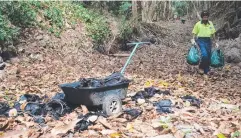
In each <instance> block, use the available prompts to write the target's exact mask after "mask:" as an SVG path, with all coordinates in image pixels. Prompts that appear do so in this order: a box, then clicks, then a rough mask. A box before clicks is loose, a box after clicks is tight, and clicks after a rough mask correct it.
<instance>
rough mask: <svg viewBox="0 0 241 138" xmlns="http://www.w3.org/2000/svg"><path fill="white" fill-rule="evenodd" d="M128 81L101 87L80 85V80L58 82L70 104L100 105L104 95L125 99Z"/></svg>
mask: <svg viewBox="0 0 241 138" xmlns="http://www.w3.org/2000/svg"><path fill="white" fill-rule="evenodd" d="M129 83H130V81H125V82H123V83H118V84H114V85H111V86H103V87H80V82H79V81H78V82H73V83H65V84H60V85H59V86H60V88H61V89H62V90H63V92H64V94H65V99H66V100H67V101H68V102H69V103H72V104H82V105H86V106H97V105H102V103H103V100H104V97H105V96H107V95H109V94H114V95H116V96H118V97H119V98H120V99H121V100H123V99H125V97H126V94H127V89H128V86H129Z"/></svg>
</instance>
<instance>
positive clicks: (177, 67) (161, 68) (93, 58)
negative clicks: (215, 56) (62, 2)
mask: <svg viewBox="0 0 241 138" xmlns="http://www.w3.org/2000/svg"><path fill="white" fill-rule="evenodd" d="M176 24H178V25H176ZM180 26H181V24H180V23H170V24H169V25H168V26H167V28H172V29H173V30H175V31H172V33H170V36H171V37H172V38H173V39H172V40H169V41H173V42H174V40H176V41H175V42H174V43H175V44H173V45H172V46H165V45H151V46H143V47H142V48H140V49H138V50H137V52H136V55H135V56H134V58H133V60H132V62H131V64H130V65H129V66H128V68H127V70H126V74H125V76H126V77H127V78H129V79H131V80H132V82H131V85H130V86H129V88H128V96H127V98H126V99H125V100H124V102H123V109H137V110H138V111H141V112H142V113H141V114H140V115H139V116H138V117H137V118H135V119H133V120H130V118H131V117H130V115H129V114H126V113H123V114H121V115H119V116H114V117H109V118H105V117H98V119H97V120H96V123H95V124H94V125H91V126H89V127H88V129H87V130H84V131H81V132H75V133H71V132H73V129H74V126H75V124H76V123H77V122H78V121H79V119H78V115H79V113H83V114H87V113H88V112H89V111H88V109H86V108H85V107H84V106H79V107H77V108H76V109H75V110H74V111H73V112H71V113H70V114H66V115H65V116H64V117H61V118H60V119H59V120H54V119H53V118H51V117H48V116H46V118H45V120H46V126H44V127H43V126H39V124H37V123H34V121H33V118H32V117H30V116H29V115H27V114H24V116H17V117H9V118H5V117H1V121H0V122H1V125H0V128H1V129H0V131H1V133H0V135H1V137H20V136H22V137H57V135H58V136H59V137H67V136H68V137H97V136H100V137H107V136H108V137H114V138H115V137H143V136H144V137H157V136H158V137H159V138H162V137H176V138H183V137H196V138H201V137H203V138H207V137H220V138H221V137H225V136H226V137H231V136H234V135H239V132H241V125H240V124H241V122H240V121H241V120H240V117H241V112H240V103H241V102H240V97H241V95H240V94H241V93H240V89H241V84H240V78H241V74H240V68H239V67H238V66H236V65H233V64H226V65H225V67H224V68H222V69H212V71H213V74H212V75H211V76H210V77H208V78H204V77H203V76H201V75H199V74H198V73H197V71H196V70H197V67H191V66H189V65H187V64H186V61H185V54H186V53H187V50H188V47H187V43H188V41H189V40H188V39H186V38H183V34H180V32H182V33H183V32H184V36H185V32H187V31H188V29H187V30H185V27H186V28H188V27H189V24H185V25H182V26H185V27H180ZM189 31H190V29H189ZM187 33H188V32H187ZM186 37H187V38H189V37H188V36H186ZM53 41H54V39H53ZM56 41H58V40H56ZM184 41H185V42H184ZM51 45H52V47H53V48H40V49H39V47H37V46H32V45H31V43H30V44H29V45H27V46H25V47H23V48H25V50H26V53H31V54H32V55H33V56H32V57H31V56H27V54H22V55H21V56H19V59H20V62H14V63H9V64H7V67H6V70H5V72H6V76H7V77H6V78H5V79H4V80H3V82H1V84H0V89H1V93H0V94H1V101H4V102H7V103H8V104H9V105H10V106H13V104H14V102H15V101H17V100H18V98H19V97H20V96H21V95H23V94H26V93H27V94H37V95H39V96H40V97H42V96H44V95H48V96H49V97H53V96H54V95H55V94H56V93H57V92H60V89H59V88H58V85H59V84H62V83H67V82H73V81H76V80H78V79H79V78H87V77H95V78H98V77H105V76H108V75H110V74H111V73H112V72H113V71H120V69H121V68H122V67H123V65H124V63H125V61H126V58H125V57H112V56H107V55H102V54H99V53H96V52H93V51H91V50H88V51H86V49H85V48H82V49H83V50H82V49H80V48H78V47H74V46H73V45H70V44H69V45H66V44H62V45H61V44H59V45H56V44H54V42H53V43H52V44H51ZM70 46H72V47H70ZM36 51H37V52H36ZM76 51H78V52H76ZM126 53H128V52H126ZM36 55H38V56H36ZM34 56H35V57H37V58H33V57H34ZM151 86H154V87H155V88H158V89H160V90H161V91H169V92H170V95H166V94H161V93H159V94H158V93H157V94H155V95H153V96H152V97H150V98H146V99H145V100H144V101H143V100H139V101H137V102H136V101H132V100H131V97H132V96H133V95H135V94H136V92H138V91H143V90H144V88H147V87H151ZM186 95H190V96H195V97H196V98H198V99H200V100H201V101H202V102H201V104H200V108H199V107H196V106H193V105H192V104H191V103H190V102H188V101H184V100H183V99H182V98H181V97H183V96H186ZM165 99H169V100H170V101H171V103H172V110H173V113H158V112H157V110H156V109H155V106H153V104H152V103H153V102H158V101H160V100H165ZM13 114H14V113H13ZM237 137H238V136H237Z"/></svg>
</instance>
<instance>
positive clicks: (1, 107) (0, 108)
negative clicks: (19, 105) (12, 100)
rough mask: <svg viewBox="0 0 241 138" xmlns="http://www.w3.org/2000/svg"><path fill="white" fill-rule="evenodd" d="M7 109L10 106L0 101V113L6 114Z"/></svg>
mask: <svg viewBox="0 0 241 138" xmlns="http://www.w3.org/2000/svg"><path fill="white" fill-rule="evenodd" d="M9 110H10V107H9V105H8V104H7V103H4V102H0V115H2V116H7V115H8V111H9Z"/></svg>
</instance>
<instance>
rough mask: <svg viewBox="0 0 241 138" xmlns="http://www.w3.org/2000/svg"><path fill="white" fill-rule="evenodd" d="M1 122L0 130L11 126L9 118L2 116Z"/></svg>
mask: <svg viewBox="0 0 241 138" xmlns="http://www.w3.org/2000/svg"><path fill="white" fill-rule="evenodd" d="M0 121H1V122H0V123H1V124H0V131H4V130H5V129H7V128H8V126H9V120H8V119H6V118H5V119H4V120H3V118H1V120H0Z"/></svg>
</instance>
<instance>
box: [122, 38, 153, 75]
mask: <svg viewBox="0 0 241 138" xmlns="http://www.w3.org/2000/svg"><path fill="white" fill-rule="evenodd" d="M140 44H150V42H134V43H127V45H135V47H134V49H133V50H132V52H131V54H130V56H129V57H128V59H127V61H126V63H125V65H124V67H123V68H122V70H121V74H122V75H123V74H124V71H125V69H126V67H127V65H128V64H129V63H130V61H131V58H132V56H133V55H134V53H135V51H136V49H137V47H138V46H139V45H140Z"/></svg>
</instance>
